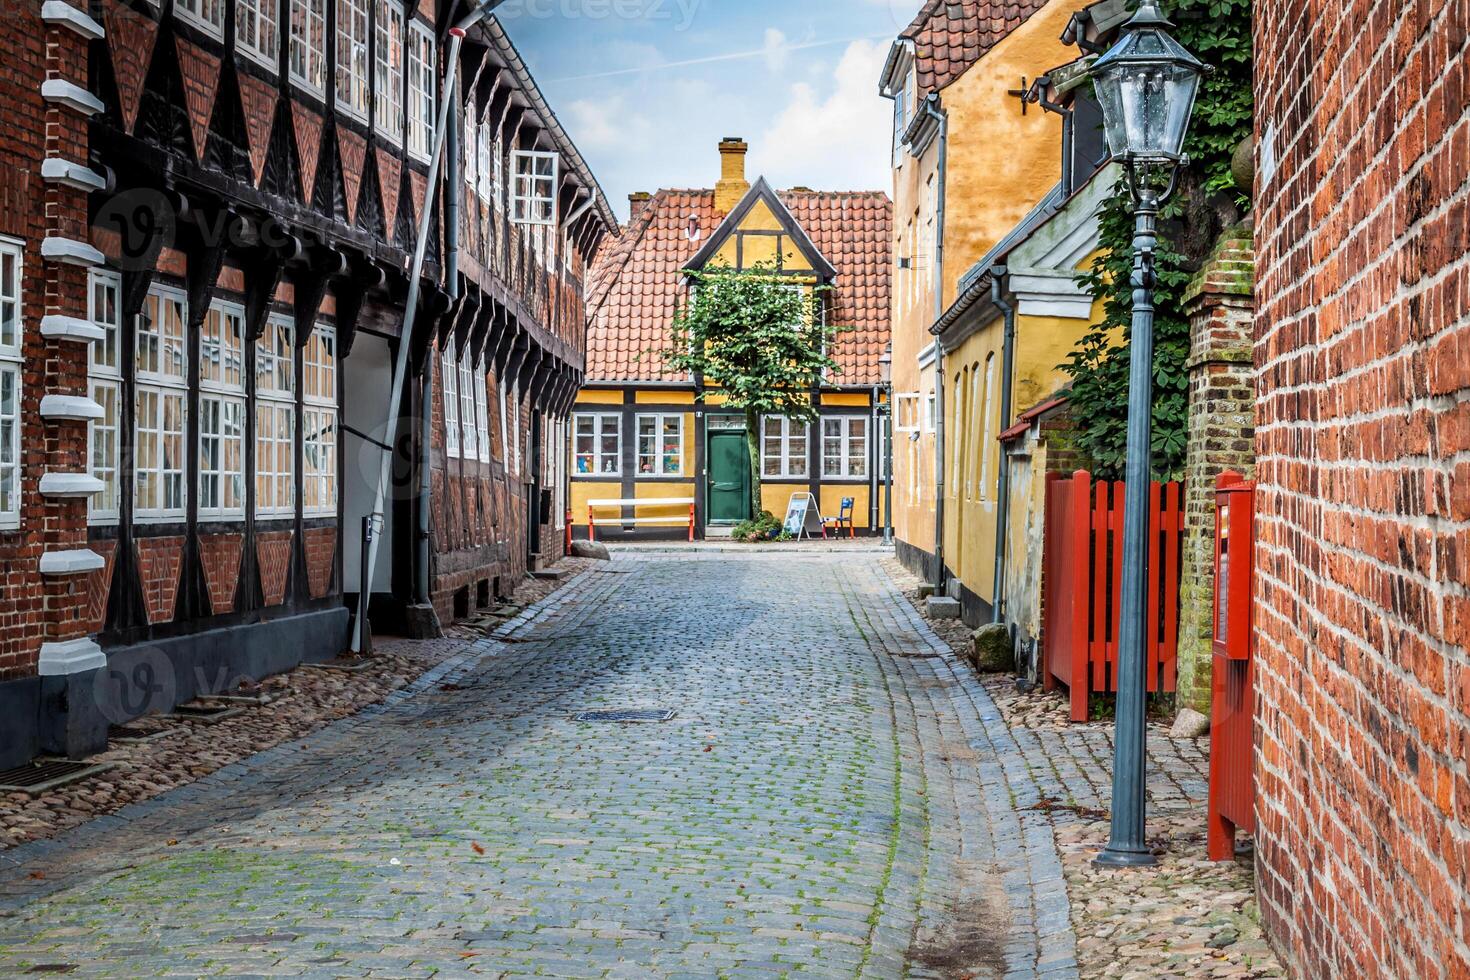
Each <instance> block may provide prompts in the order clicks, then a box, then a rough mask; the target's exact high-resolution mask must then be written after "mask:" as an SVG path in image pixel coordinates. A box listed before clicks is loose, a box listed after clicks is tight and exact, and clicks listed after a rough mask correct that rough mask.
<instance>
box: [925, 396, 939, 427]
mask: <svg viewBox="0 0 1470 980" xmlns="http://www.w3.org/2000/svg"><path fill="white" fill-rule="evenodd" d="M937 405H938V398H937V397H936V396H935V394H934V392H932V391H931V392H929V393H928V394H926V395H925V396H924V431H925V432H933V431H934V415H935V412H936V406H937Z"/></svg>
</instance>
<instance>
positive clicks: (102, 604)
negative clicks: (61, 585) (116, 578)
mask: <svg viewBox="0 0 1470 980" xmlns="http://www.w3.org/2000/svg"><path fill="white" fill-rule="evenodd" d="M92 550H93V551H95V552H96V553H97V554H99V555H101V556H102V560H103V561H104V562H105V563H106V564H104V565H103V566H102V567H101V568H99V569H97V570H96V571H94V572H89V573H88V574H87V579H86V583H85V585H84V586H83V587H84V588H85V589H86V590H87V606H86V611H85V613H84V617H83V628H84V629H85V630H86V631H87V632H88V633H100V632H102V627H104V626H106V625H107V600H108V597H109V596H111V594H112V570H113V568H114V567H115V566H116V564H117V542H116V541H93V542H92Z"/></svg>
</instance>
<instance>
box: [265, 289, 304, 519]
mask: <svg viewBox="0 0 1470 980" xmlns="http://www.w3.org/2000/svg"><path fill="white" fill-rule="evenodd" d="M294 332H295V331H294V325H293V324H292V322H291V320H290V318H288V317H284V316H280V315H275V316H272V317H271V318H270V321H269V322H268V323H267V324H266V327H265V333H264V334H262V335H261V338H260V340H258V341H256V343H255V398H256V406H255V513H256V514H257V515H258V516H261V517H284V516H287V515H290V514H292V513H293V512H294V511H295V509H296V487H295V480H294V477H295V454H294V452H293V448H294V442H295V438H296V386H295V385H296V378H295V372H294V371H293V370H292V368H293V363H292V358H293V351H292V348H291V343H292V340H291V338H292V334H293V333H294Z"/></svg>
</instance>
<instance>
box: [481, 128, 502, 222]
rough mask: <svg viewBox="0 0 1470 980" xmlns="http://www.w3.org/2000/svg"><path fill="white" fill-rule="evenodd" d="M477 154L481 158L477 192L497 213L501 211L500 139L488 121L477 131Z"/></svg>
mask: <svg viewBox="0 0 1470 980" xmlns="http://www.w3.org/2000/svg"><path fill="white" fill-rule="evenodd" d="M475 137H476V142H477V144H478V145H477V146H476V148H475V149H476V153H475V155H476V156H477V157H478V158H479V160H478V164H477V170H478V175H479V182H478V183H477V184H476V185H475V192H476V193H477V194H478V195H479V197H480V198H481V200H484V201H488V202H489V203H490V205H491V206H492V207H493V208H494V209H495V210H497V211H499V210H500V138H499V134H498V133H497V132H496V128H495V127H494V126H491V125H490V123H489V121H488V120H486V121H485V122H482V123H480V124H479V127H478V128H477V129H476V130H475Z"/></svg>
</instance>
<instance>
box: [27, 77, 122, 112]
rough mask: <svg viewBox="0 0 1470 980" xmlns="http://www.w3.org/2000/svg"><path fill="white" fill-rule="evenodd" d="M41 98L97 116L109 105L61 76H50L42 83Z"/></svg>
mask: <svg viewBox="0 0 1470 980" xmlns="http://www.w3.org/2000/svg"><path fill="white" fill-rule="evenodd" d="M41 98H43V99H45V100H46V101H47V102H52V103H55V104H56V105H64V106H66V107H67V108H69V109H75V110H76V111H77V112H80V113H81V114H82V115H84V116H95V115H97V113H99V112H102V111H103V110H104V109H106V108H107V107H106V106H105V105H103V104H102V100H101V99H99V98H97V96H95V95H93V94H92V93H91V92H88V91H87V90H86V89H84V88H82V87H81V86H80V85H75V84H73V83H71V82H68V81H66V80H64V79H60V78H49V79H47V80H46V81H44V82H42V83H41Z"/></svg>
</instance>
